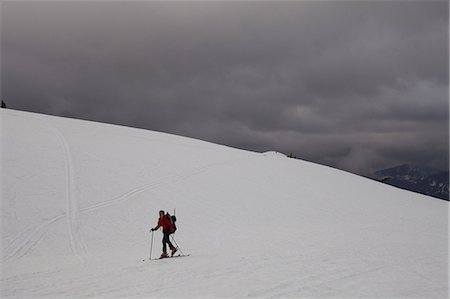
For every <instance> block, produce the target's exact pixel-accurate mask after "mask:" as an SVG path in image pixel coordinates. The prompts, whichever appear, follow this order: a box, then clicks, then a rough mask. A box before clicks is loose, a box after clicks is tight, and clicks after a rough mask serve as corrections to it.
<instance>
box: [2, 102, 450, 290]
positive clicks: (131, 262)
mask: <svg viewBox="0 0 450 299" xmlns="http://www.w3.org/2000/svg"><path fill="white" fill-rule="evenodd" d="M1 125H2V127H1V135H2V137H1V138H2V153H1V154H2V155H1V165H2V166H1V167H2V171H1V175H2V177H1V187H2V197H1V217H2V222H1V245H2V246H1V248H2V250H1V254H2V264H1V270H2V271H1V293H0V295H1V297H15V298H26V297H36V296H41V297H52V298H61V297H73V298H80V297H104V298H111V297H124V298H125V297H126V298H132V297H147V298H148V297H158V298H160V297H183V298H197V297H202V298H205V297H206V298H209V297H235V298H242V297H283V298H284V297H295V298H316V297H334V298H351V297H353V298H361V297H365V298H367V297H373V298H412V297H415V298H447V297H448V203H447V202H445V201H441V200H430V198H428V197H426V196H423V195H419V194H415V193H412V192H408V191H404V190H400V189H397V188H393V187H389V186H386V185H384V184H381V183H377V182H375V181H372V180H368V179H364V178H362V177H359V176H356V175H352V174H350V173H346V172H342V171H339V170H336V169H332V168H329V167H324V166H320V165H316V164H313V163H308V162H303V161H300V160H296V159H289V158H286V157H285V156H283V155H281V154H277V153H274V152H268V153H264V154H260V153H254V152H248V151H243V150H237V149H233V148H229V147H226V146H221V145H216V144H212V143H207V142H203V141H199V140H195V139H189V138H184V137H180V136H174V135H169V134H163V133H158V132H152V131H146V130H139V129H132V128H126V127H121V126H113V125H105V124H99V123H94V122H86V121H79V120H72V119H65V118H58V117H50V116H45V115H39V114H33V113H25V112H19V111H12V110H5V109H1ZM323 182H326V184H325V185H324V184H323ZM174 208H176V215H177V218H178V222H177V226H178V231H177V233H176V235H175V238H176V240H177V243H178V244H179V245H180V247H181V249H182V250H183V252H185V253H191V256H190V257H185V258H177V259H167V260H157V261H150V262H149V261H146V262H143V261H142V260H143V259H146V258H148V257H149V250H150V240H151V233H149V232H148V229H149V228H151V227H153V226H155V224H156V221H157V217H158V211H159V210H160V209H164V210H168V211H171V212H172V211H173V209H174ZM161 237H162V234H161V232H159V231H157V232H155V234H154V244H153V257H156V256H159V254H160V252H161Z"/></svg>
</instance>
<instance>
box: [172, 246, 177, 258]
mask: <svg viewBox="0 0 450 299" xmlns="http://www.w3.org/2000/svg"><path fill="white" fill-rule="evenodd" d="M177 251H178V249H177V248H176V247H174V248H172V255H171V256H173V255H174V254H175V252H177Z"/></svg>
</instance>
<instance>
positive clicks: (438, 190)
mask: <svg viewBox="0 0 450 299" xmlns="http://www.w3.org/2000/svg"><path fill="white" fill-rule="evenodd" d="M373 178H374V179H376V180H379V181H383V182H384V183H386V184H389V185H391V186H395V187H399V188H402V189H407V190H410V191H414V192H418V193H422V194H425V195H429V196H433V197H437V198H440V199H445V200H449V172H448V171H442V170H437V169H433V168H430V167H423V166H417V165H409V164H404V165H400V166H396V167H392V168H387V169H383V170H379V171H376V172H375V173H374V175H373Z"/></svg>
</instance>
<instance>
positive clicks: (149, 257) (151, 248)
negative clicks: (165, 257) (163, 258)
mask: <svg viewBox="0 0 450 299" xmlns="http://www.w3.org/2000/svg"><path fill="white" fill-rule="evenodd" d="M152 250H153V231H152V240H151V241H150V255H149V256H148V260H151V259H152Z"/></svg>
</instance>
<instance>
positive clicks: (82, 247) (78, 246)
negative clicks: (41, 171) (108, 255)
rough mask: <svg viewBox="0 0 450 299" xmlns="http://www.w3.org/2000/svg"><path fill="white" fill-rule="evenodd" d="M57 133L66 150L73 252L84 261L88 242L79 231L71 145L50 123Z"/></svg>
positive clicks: (67, 211)
mask: <svg viewBox="0 0 450 299" xmlns="http://www.w3.org/2000/svg"><path fill="white" fill-rule="evenodd" d="M49 126H51V128H52V129H53V131H54V132H55V135H56V136H57V137H58V139H59V142H60V144H61V147H62V148H63V151H64V160H65V169H66V199H67V205H66V220H67V224H68V228H69V229H68V232H69V239H70V247H71V249H72V252H73V253H74V255H75V256H76V257H78V259H79V260H80V261H82V262H83V261H84V257H83V256H87V255H89V253H88V251H87V247H86V244H84V242H83V238H82V236H81V234H80V231H79V223H78V202H77V192H76V183H75V168H74V165H73V162H72V154H71V152H70V145H69V143H68V141H67V139H66V138H65V137H64V135H63V134H62V133H61V131H60V130H58V129H57V128H56V127H55V126H54V125H51V124H49Z"/></svg>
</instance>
